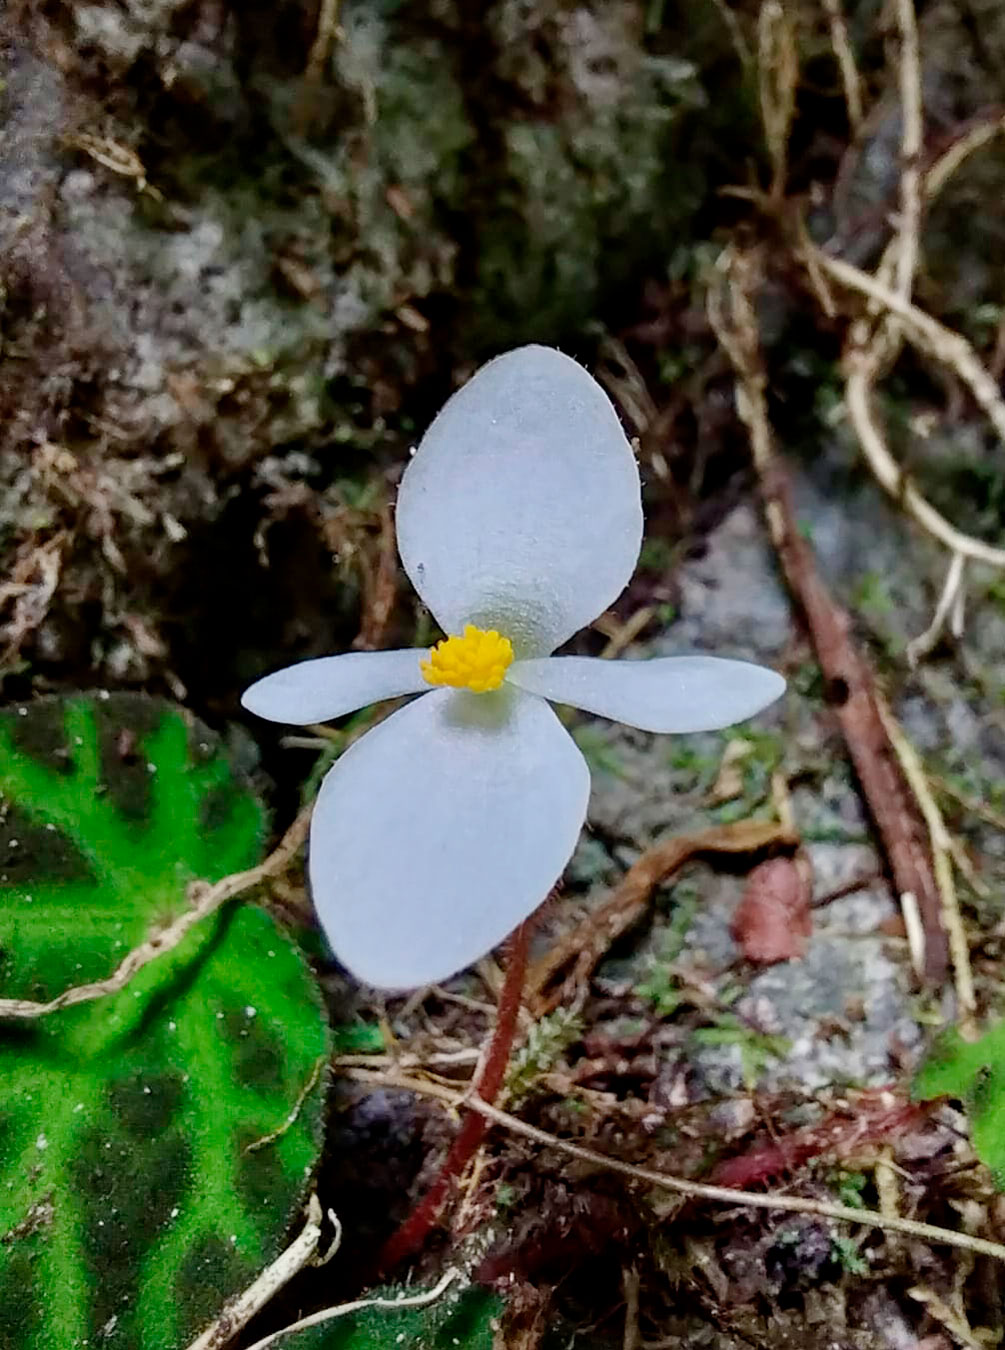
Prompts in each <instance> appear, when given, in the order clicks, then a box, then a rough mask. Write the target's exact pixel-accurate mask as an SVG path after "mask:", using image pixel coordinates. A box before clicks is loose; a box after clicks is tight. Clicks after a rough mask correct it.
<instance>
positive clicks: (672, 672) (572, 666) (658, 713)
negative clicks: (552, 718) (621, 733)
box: [506, 656, 785, 732]
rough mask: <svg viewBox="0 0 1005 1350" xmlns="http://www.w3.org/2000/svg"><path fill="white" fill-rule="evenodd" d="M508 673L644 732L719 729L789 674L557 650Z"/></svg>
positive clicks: (704, 661)
mask: <svg viewBox="0 0 1005 1350" xmlns="http://www.w3.org/2000/svg"><path fill="white" fill-rule="evenodd" d="M506 678H507V679H508V680H509V681H511V682H512V683H513V684H515V685H517V686H518V687H519V688H521V689H526V690H527V691H528V692H529V693H532V694H540V695H541V697H542V698H550V699H554V700H555V702H556V703H570V704H572V706H573V707H575V708H583V709H585V711H586V712H591V713H597V714H598V715H599V716H600V717H610V718H611V719H612V721H615V722H625V723H626V724H627V725H628V726H631V727H640V728H641V729H642V730H643V731H678V732H684V731H716V730H718V728H719V727H728V726H732V724H733V723H734V722H742V721H743V720H744V718H746V717H752V716H753V715H754V713H756V712H760V711H761V709H762V708H766V707H767V706H768V704H769V703H774V701H775V699H776V698H779V697H780V696H781V694H782V693H783V692H784V690H785V681H784V680H783V679H782V677H781V675H779V674H777V672H775V671H773V670H768V668H767V667H766V666H755V665H752V664H751V663H750V662H749V661H726V660H723V659H721V658H720V657H716V656H667V657H662V658H659V659H657V660H654V661H601V660H600V659H598V658H594V657H589V656H552V657H546V658H544V659H543V660H530V661H514V663H513V665H512V666H510V669H509V672H508V673H507V676H506Z"/></svg>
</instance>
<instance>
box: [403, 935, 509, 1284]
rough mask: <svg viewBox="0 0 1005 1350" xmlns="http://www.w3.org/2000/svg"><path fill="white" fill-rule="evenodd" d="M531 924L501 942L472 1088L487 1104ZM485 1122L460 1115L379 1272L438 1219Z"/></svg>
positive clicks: (502, 1064)
mask: <svg viewBox="0 0 1005 1350" xmlns="http://www.w3.org/2000/svg"><path fill="white" fill-rule="evenodd" d="M531 927H532V920H531V919H525V920H524V922H523V923H522V924H521V925H520V927H519V928H516V929H514V931H513V933H512V934H511V936H510V939H509V942H508V943H507V946H506V975H505V979H504V981H503V987H502V992H501V993H500V995H499V1007H498V1010H497V1012H496V1024H495V1029H494V1030H493V1032H492V1041H491V1044H490V1045H489V1052H488V1055H487V1056H486V1058H485V1065H484V1068H483V1070H482V1073H481V1076H480V1077H479V1079H478V1084H477V1086H476V1088H475V1091H476V1092H477V1093H478V1096H479V1097H480V1098H481V1099H482V1101H483V1102H488V1104H489V1105H490V1106H492V1105H494V1104H495V1100H496V1097H497V1096H498V1095H499V1089H500V1088H501V1087H502V1085H503V1079H504V1078H505V1076H506V1067H507V1065H508V1064H509V1056H510V1050H511V1049H512V1046H513V1037H514V1034H515V1032H516V1023H517V1015H518V1014H519V1012H520V998H521V995H522V993H523V984H524V977H525V975H526V973H527V953H528V950H529V948H530V933H531ZM488 1126H489V1122H488V1120H487V1119H486V1118H485V1116H482V1115H479V1113H478V1112H477V1111H469V1112H468V1113H467V1114H466V1115H465V1117H464V1122H463V1124H462V1125H461V1128H460V1130H459V1131H458V1134H457V1137H456V1138H455V1140H454V1142H453V1143H452V1144H451V1146H450V1151H449V1153H448V1154H447V1156H446V1158H445V1159H444V1162H443V1166H442V1167H441V1168H440V1171H439V1173H438V1175H437V1177H436V1179H435V1181H434V1182H433V1183H432V1185H431V1186H430V1187H429V1190H428V1191H427V1192H426V1194H425V1195H424V1196H423V1197H422V1199H421V1200H420V1201H419V1203H418V1204H417V1205H416V1207H415V1208H414V1209H413V1210H412V1212H411V1214H409V1216H408V1218H407V1219H405V1221H404V1223H403V1224H402V1225H401V1227H400V1228H399V1229H398V1230H397V1231H396V1232H394V1233H392V1234H391V1236H390V1238H389V1239H388V1240H387V1242H386V1243H385V1244H384V1247H383V1250H382V1251H381V1254H380V1269H381V1272H382V1273H383V1274H387V1273H389V1272H390V1271H392V1270H393V1269H394V1268H395V1266H398V1265H400V1264H401V1262H402V1261H404V1260H406V1259H407V1258H408V1257H409V1256H412V1255H413V1254H414V1253H415V1252H417V1251H418V1250H419V1248H420V1247H421V1246H422V1244H423V1243H424V1242H425V1240H426V1238H427V1237H428V1236H429V1232H430V1230H431V1229H432V1227H433V1225H434V1224H435V1223H436V1220H437V1219H438V1218H439V1215H440V1211H441V1209H442V1208H443V1206H444V1204H445V1202H446V1199H447V1192H448V1190H449V1188H450V1185H451V1183H452V1182H453V1181H455V1180H456V1179H457V1177H459V1176H460V1174H461V1173H462V1172H463V1171H464V1168H465V1167H466V1166H467V1164H468V1161H469V1159H470V1158H472V1157H473V1155H474V1153H475V1150H476V1149H477V1148H478V1145H479V1144H480V1143H481V1142H482V1139H483V1138H484V1137H485V1132H486V1130H487V1129H488Z"/></svg>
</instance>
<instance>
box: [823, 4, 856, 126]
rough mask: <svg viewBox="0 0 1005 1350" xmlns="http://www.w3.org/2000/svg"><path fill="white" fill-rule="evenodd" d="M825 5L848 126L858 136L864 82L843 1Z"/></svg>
mask: <svg viewBox="0 0 1005 1350" xmlns="http://www.w3.org/2000/svg"><path fill="white" fill-rule="evenodd" d="M823 4H824V9H825V10H826V12H827V22H828V24H829V25H830V30H831V46H832V47H833V48H834V56H835V59H836V60H837V63H838V70H839V71H840V72H841V83H842V85H843V86H844V100H845V106H846V107H847V109H848V124H849V126H850V127H851V130H852V135H853V136H857V135H858V131H859V128H860V127H861V125H862V81H861V79H860V78H859V73H858V66H857V65H856V64H855V53H854V52H853V51H852V49H851V43H850V42H849V41H848V25H847V24H846V23H845V17H844V11H843V10H842V8H841V0H823Z"/></svg>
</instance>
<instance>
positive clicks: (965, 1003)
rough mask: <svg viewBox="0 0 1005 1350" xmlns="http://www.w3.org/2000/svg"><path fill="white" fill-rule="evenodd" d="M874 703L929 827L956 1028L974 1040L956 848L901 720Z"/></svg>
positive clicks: (879, 702) (882, 703) (974, 1002)
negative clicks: (950, 967) (949, 959)
mask: <svg viewBox="0 0 1005 1350" xmlns="http://www.w3.org/2000/svg"><path fill="white" fill-rule="evenodd" d="M876 706H877V708H878V709H879V715H880V717H881V718H882V720H883V727H884V729H885V731H886V734H887V736H889V738H890V744H891V745H892V746H893V748H894V750H895V752H896V755H897V758H898V759H899V760H900V767H901V768H902V769H903V771H904V777H905V778H906V779H907V781H908V782H909V783H910V785H911V791H912V792H913V793H914V796H915V799H916V800H917V803H918V805H919V807H920V808H921V814H922V815H923V816H924V818H925V824H926V826H927V827H928V838H929V841H930V844H931V849H932V858H933V861H934V868H935V879H936V882H937V884H938V887H939V895H940V897H941V900H942V919H943V923H944V925H945V928H946V932H947V934H948V941H949V953H950V956H951V957H952V962H953V977H954V981H955V985H956V1002H957V1004H958V1005H959V1007H958V1012H959V1028H960V1033H961V1035H963V1036H964V1037H966V1038H968V1039H970V1040H975V1039H976V1036H977V1027H976V1021H975V1014H976V1012H977V996H976V994H975V992H974V977H973V973H972V971H971V969H970V945H969V943H968V942H967V933H966V928H965V927H964V924H963V915H962V914H961V913H960V902H959V898H958V896H957V894H956V881H955V878H954V876H953V862H954V861H955V850H954V847H953V841H952V839H951V838H950V835H949V831H948V830H947V829H946V822H945V821H944V820H943V818H942V812H941V811H940V810H939V806H938V803H937V802H936V800H935V798H934V797H933V796H932V791H931V788H930V787H929V786H928V778H927V775H926V774H925V769H924V766H923V765H922V763H921V759H920V757H919V755H918V752H917V750H915V748H914V746H913V745H912V744H911V742H910V741H909V740H908V739H907V737H906V736H905V735H904V732H903V731H902V730H901V727H900V724H899V723H898V722H897V720H896V718H895V717H894V715H893V713H892V712H891V711H890V709H889V708H888V707H887V704H886V700H885V699H883V698H877V700H876Z"/></svg>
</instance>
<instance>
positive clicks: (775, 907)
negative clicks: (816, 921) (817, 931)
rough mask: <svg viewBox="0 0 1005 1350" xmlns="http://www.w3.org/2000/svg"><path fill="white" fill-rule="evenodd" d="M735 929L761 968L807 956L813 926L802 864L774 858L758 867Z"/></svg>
mask: <svg viewBox="0 0 1005 1350" xmlns="http://www.w3.org/2000/svg"><path fill="white" fill-rule="evenodd" d="M731 930H732V934H733V937H734V938H735V939H736V941H737V942H738V943H739V945H740V949H741V951H742V952H743V954H744V956H745V957H746V958H747V960H748V961H756V962H757V964H758V965H762V966H770V965H772V964H773V963H774V962H776V961H792V960H794V959H796V958H798V957H800V956H802V955H803V953H804V952H805V950H806V939H807V938H808V937H809V935H810V933H811V932H812V931H813V925H812V919H811V917H810V886H809V879H808V878H807V876H806V873H805V871H804V869H803V868H801V867H800V866H799V864H798V862H795V861H793V860H792V859H791V858H770V859H769V860H768V861H767V862H763V863H761V864H760V865H759V866H757V867H755V868H754V870H753V871H752V872H751V873H750V876H749V877H748V878H747V889H746V890H745V891H744V893H743V899H742V900H741V901H740V904H739V907H738V909H737V911H736V913H735V914H734V915H733V922H732V925H731Z"/></svg>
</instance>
